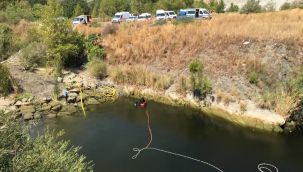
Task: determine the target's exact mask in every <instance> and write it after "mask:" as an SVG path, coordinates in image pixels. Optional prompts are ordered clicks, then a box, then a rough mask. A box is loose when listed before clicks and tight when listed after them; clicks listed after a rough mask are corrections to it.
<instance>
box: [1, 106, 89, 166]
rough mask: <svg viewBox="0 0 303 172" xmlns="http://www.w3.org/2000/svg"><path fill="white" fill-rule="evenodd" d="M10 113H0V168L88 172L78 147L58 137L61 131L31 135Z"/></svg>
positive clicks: (27, 128)
mask: <svg viewBox="0 0 303 172" xmlns="http://www.w3.org/2000/svg"><path fill="white" fill-rule="evenodd" d="M13 116H14V115H11V114H3V113H1V112H0V127H1V135H0V147H1V150H0V151H1V152H0V171H71V170H72V171H92V164H91V162H86V158H85V157H84V156H83V155H80V154H79V147H73V146H72V145H70V144H69V142H68V141H65V140H62V139H61V137H62V135H63V132H62V131H61V132H58V133H55V132H50V131H49V130H46V131H45V132H44V134H43V135H38V136H37V137H34V138H33V137H31V136H30V134H29V126H25V124H24V123H20V122H17V121H16V120H15V119H14V118H13Z"/></svg>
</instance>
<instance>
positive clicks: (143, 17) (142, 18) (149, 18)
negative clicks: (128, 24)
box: [138, 13, 151, 21]
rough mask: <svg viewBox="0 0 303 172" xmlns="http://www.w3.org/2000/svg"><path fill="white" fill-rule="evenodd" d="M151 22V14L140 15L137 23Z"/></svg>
mask: <svg viewBox="0 0 303 172" xmlns="http://www.w3.org/2000/svg"><path fill="white" fill-rule="evenodd" d="M148 20H151V14H149V13H142V14H140V15H139V17H138V21H148Z"/></svg>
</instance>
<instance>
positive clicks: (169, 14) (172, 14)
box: [165, 11, 177, 19]
mask: <svg viewBox="0 0 303 172" xmlns="http://www.w3.org/2000/svg"><path fill="white" fill-rule="evenodd" d="M165 14H166V18H167V19H175V18H177V14H176V13H175V12H174V11H165Z"/></svg>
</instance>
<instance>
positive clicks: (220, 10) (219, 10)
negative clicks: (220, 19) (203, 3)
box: [216, 0, 225, 13]
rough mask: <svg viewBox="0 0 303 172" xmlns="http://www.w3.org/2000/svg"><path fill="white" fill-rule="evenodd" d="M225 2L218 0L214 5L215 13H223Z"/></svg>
mask: <svg viewBox="0 0 303 172" xmlns="http://www.w3.org/2000/svg"><path fill="white" fill-rule="evenodd" d="M224 10H225V3H224V1H223V0H220V2H219V4H218V5H217V7H216V12H217V13H224V12H225V11H224Z"/></svg>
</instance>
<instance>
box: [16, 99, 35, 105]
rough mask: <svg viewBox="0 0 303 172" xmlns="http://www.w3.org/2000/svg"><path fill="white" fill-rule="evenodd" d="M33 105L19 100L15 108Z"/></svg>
mask: <svg viewBox="0 0 303 172" xmlns="http://www.w3.org/2000/svg"><path fill="white" fill-rule="evenodd" d="M31 104H32V103H31V102H22V101H20V100H19V101H17V102H16V103H15V106H17V107H20V106H26V105H31Z"/></svg>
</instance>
